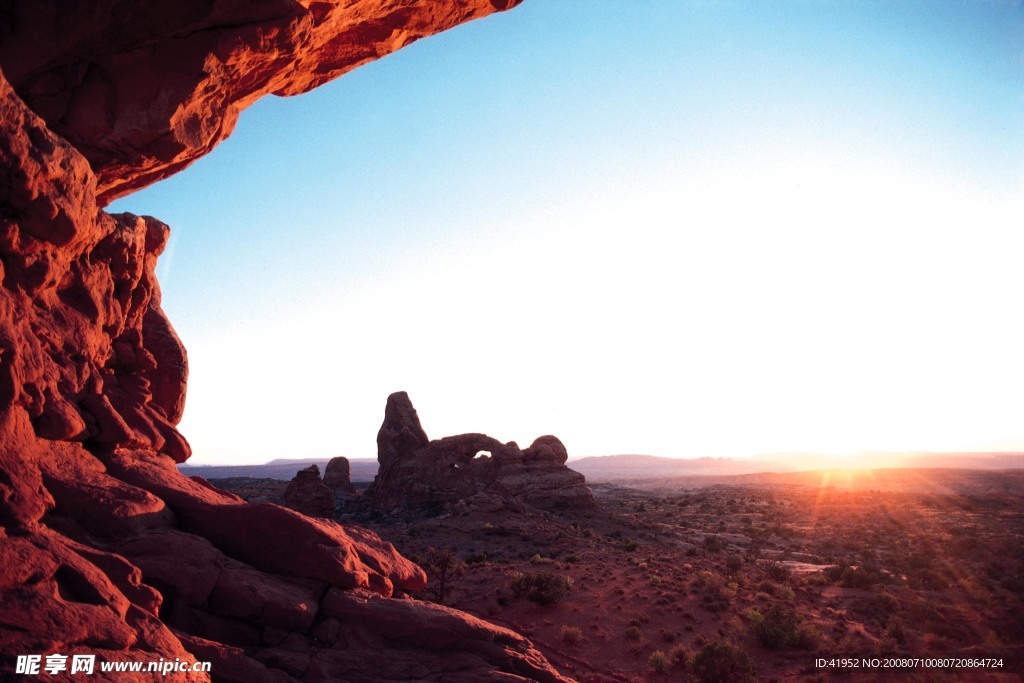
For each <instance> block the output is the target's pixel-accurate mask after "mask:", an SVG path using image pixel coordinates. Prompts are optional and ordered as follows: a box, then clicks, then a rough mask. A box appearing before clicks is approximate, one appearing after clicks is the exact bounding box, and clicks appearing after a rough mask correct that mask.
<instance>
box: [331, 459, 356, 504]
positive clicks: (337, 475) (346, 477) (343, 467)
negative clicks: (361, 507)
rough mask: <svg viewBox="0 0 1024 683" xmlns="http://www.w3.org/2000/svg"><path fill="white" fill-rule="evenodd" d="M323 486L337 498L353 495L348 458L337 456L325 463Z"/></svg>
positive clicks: (353, 489) (354, 488)
mask: <svg viewBox="0 0 1024 683" xmlns="http://www.w3.org/2000/svg"><path fill="white" fill-rule="evenodd" d="M324 486H326V487H327V488H329V489H330V490H331V491H332V492H333V493H334V494H335V495H337V496H346V495H353V494H355V492H356V487H355V485H353V484H352V467H351V466H350V465H349V462H348V458H346V457H343V456H340V455H339V456H338V457H336V458H331V459H330V460H329V461H328V462H327V466H326V467H325V468H324Z"/></svg>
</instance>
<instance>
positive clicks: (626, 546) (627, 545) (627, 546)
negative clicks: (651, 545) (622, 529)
mask: <svg viewBox="0 0 1024 683" xmlns="http://www.w3.org/2000/svg"><path fill="white" fill-rule="evenodd" d="M619 547H620V548H621V549H622V550H625V551H626V552H627V553H633V552H636V551H637V549H638V548H639V547H640V544H639V543H638V542H637V541H635V540H634V539H632V538H628V539H626V540H625V541H623V542H622V544H621V545H619Z"/></svg>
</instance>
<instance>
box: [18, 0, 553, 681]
mask: <svg viewBox="0 0 1024 683" xmlns="http://www.w3.org/2000/svg"><path fill="white" fill-rule="evenodd" d="M513 4H515V2H514V0H510V1H508V2H502V1H500V0H492V1H487V0H447V1H445V2H434V1H433V0H431V1H427V0H399V1H397V2H380V1H379V0H356V1H355V2H316V3H310V2H305V1H297V0H257V1H256V2H247V3H240V2H234V0H213V1H212V2H208V1H206V0H202V1H201V0H183V1H182V2H174V3H149V4H145V3H143V4H140V3H135V2H125V1H124V0H100V1H99V2H95V3H89V4H88V5H87V6H86V5H80V4H74V3H70V4H69V3H59V2H54V1H52V0H11V1H10V2H6V3H3V9H2V11H0V111H2V116H0V176H2V178H3V182H0V281H2V288H0V651H2V652H3V653H5V657H6V656H8V655H10V653H42V654H46V653H88V654H96V655H98V656H99V657H100V658H101V659H114V660H119V661H138V662H145V661H155V660H159V659H160V658H163V659H165V660H170V661H174V660H180V661H185V662H191V661H193V660H194V659H199V660H209V661H211V662H213V665H214V667H215V669H214V675H215V677H216V678H217V680H226V681H246V682H249V681H280V682H281V683H284V682H286V681H292V680H327V678H329V677H330V676H331V675H333V674H336V673H340V672H345V671H347V672H349V673H351V676H350V677H349V678H348V680H358V679H359V678H360V676H362V678H363V679H364V680H367V679H369V678H370V675H369V674H365V672H367V671H373V670H374V669H375V668H376V669H382V668H385V667H386V668H387V669H388V670H389V671H390V672H392V673H393V674H394V675H395V676H397V677H399V678H410V679H413V678H415V679H427V680H431V679H433V680H441V679H442V678H444V679H446V680H447V678H446V677H447V675H448V672H449V670H451V669H452V666H455V667H456V669H457V670H458V672H459V674H460V676H462V677H463V679H466V680H468V679H467V678H466V677H469V678H472V679H474V680H512V679H513V678H514V679H515V680H522V678H524V677H525V678H531V677H534V678H535V679H536V680H563V679H561V678H560V677H559V676H558V674H557V673H555V671H554V670H553V669H552V668H551V667H550V665H549V664H548V663H547V662H546V661H544V660H543V658H542V657H540V656H539V655H538V654H537V653H536V651H535V650H533V649H532V646H530V644H529V643H528V642H527V641H525V640H524V639H522V638H520V637H517V636H501V637H500V638H498V637H497V636H495V637H493V638H492V636H490V635H487V634H488V633H491V632H490V631H488V630H487V629H488V628H490V627H485V626H472V627H471V626H470V625H471V624H476V623H477V622H476V620H474V619H472V618H471V617H469V616H467V615H464V614H461V613H457V612H451V613H446V616H445V620H444V621H438V619H437V618H436V617H433V616H430V615H432V614H434V610H433V608H431V607H429V606H425V605H423V604H422V603H419V602H416V601H413V600H409V599H405V598H402V597H389V596H392V595H394V594H395V593H396V592H398V593H401V592H402V591H409V590H417V589H419V588H422V587H423V585H424V584H425V576H424V574H423V572H422V570H421V569H420V568H419V567H417V566H416V565H414V564H412V563H411V562H409V561H408V560H406V559H405V558H403V557H402V556H401V555H400V554H398V552H397V551H396V550H395V549H394V547H393V546H391V544H389V543H386V542H384V541H382V540H381V539H380V538H378V537H377V536H376V535H375V534H373V533H371V532H369V531H366V530H362V529H358V528H345V527H342V526H341V525H339V524H336V523H334V522H331V521H327V520H320V521H316V520H313V519H310V518H309V517H306V516H304V515H302V514H299V513H297V512H294V511H292V510H288V509H285V508H282V507H278V506H275V505H270V504H262V505H252V506H250V505H247V504H245V503H244V501H242V500H241V499H240V498H238V497H237V496H234V495H232V494H229V493H226V492H223V491H220V490H218V489H216V487H214V486H212V485H210V484H209V482H205V481H203V480H201V479H189V478H187V477H185V476H183V475H181V474H180V473H179V472H178V471H177V469H176V468H175V466H174V464H175V462H183V461H184V460H186V459H187V458H188V456H189V446H188V444H187V442H186V441H185V439H184V438H183V437H182V436H181V434H179V433H178V431H177V429H176V425H177V423H178V421H179V420H180V419H181V416H182V412H183V409H184V402H185V385H186V381H187V375H188V364H187V359H186V354H185V349H184V347H183V346H182V344H181V342H180V340H179V339H178V337H177V335H176V334H175V332H174V329H173V327H172V325H171V323H170V322H169V321H168V320H167V318H166V316H165V315H164V313H163V311H162V310H161V308H160V303H161V302H160V290H159V286H158V285H157V282H156V278H155V276H154V272H155V266H156V262H157V258H158V257H159V256H160V253H161V252H162V251H163V249H164V246H165V245H166V243H167V239H168V234H169V228H168V227H167V226H166V225H164V224H163V223H162V222H160V221H159V220H156V219H154V218H150V217H140V216H134V215H131V214H119V215H114V214H108V213H106V212H104V211H103V210H102V207H103V206H104V205H105V204H106V203H108V202H109V201H110V200H111V199H113V198H115V197H118V196H121V195H123V194H125V193H127V192H130V191H132V190H134V189H138V188H140V187H144V186H145V185H147V184H149V183H152V182H154V181H155V180H158V179H160V178H163V177H166V176H167V175H170V174H171V173H174V172H175V171H177V170H179V169H181V168H183V167H184V166H186V165H187V164H189V163H190V162H191V161H193V160H194V159H196V158H197V157H199V156H201V155H202V154H205V153H206V152H208V151H210V150H211V149H212V148H213V147H214V146H215V145H216V144H217V143H218V142H219V141H220V140H222V139H224V137H226V136H227V135H228V134H229V133H230V132H231V129H232V127H233V126H234V123H235V120H236V118H237V116H238V113H239V111H240V110H241V109H243V108H244V107H246V106H248V105H249V104H251V103H252V102H254V101H255V100H256V99H257V98H259V97H260V96H262V95H265V94H270V93H273V94H279V95H293V94H298V93H300V92H304V91H306V90H308V89H310V88H312V87H315V86H316V85H319V84H321V83H323V82H325V81H327V80H330V79H332V78H335V77H337V76H338V75H340V74H342V73H344V72H346V71H348V70H349V69H352V68H354V67H356V66H358V65H359V64H362V63H364V62H366V61H369V60H372V59H376V58H377V57H380V56H383V55H384V54H387V53H388V52H391V51H393V50H395V49H398V48H400V47H402V46H404V45H407V44H408V43H410V42H412V41H413V40H416V39H417V38H420V37H422V36H425V35H429V34H432V33H436V32H437V31H440V30H444V29H445V28H448V27H450V26H454V25H456V24H458V23H460V22H463V21H467V20H469V19H472V18H475V17H480V16H483V15H485V14H488V13H491V12H493V11H495V10H497V9H505V8H506V7H507V6H510V5H513ZM338 467H340V465H339V466H338ZM344 479H345V477H344V476H343V473H342V472H341V470H340V469H338V470H337V471H333V470H332V482H334V483H333V484H332V486H336V488H337V489H339V491H344V492H346V493H348V492H349V488H350V486H351V483H350V482H348V483H346V482H345V481H344ZM328 490H329V489H328ZM351 590H358V591H360V595H361V596H363V597H361V598H359V600H360V601H362V602H363V603H365V604H363V606H362V607H360V608H359V609H360V612H359V613H360V615H361V617H360V618H361V619H363V622H364V623H363V624H361V625H360V627H359V628H360V632H361V634H362V635H363V640H361V641H349V640H346V639H344V638H342V637H341V636H342V634H343V631H344V629H345V628H346V627H345V626H344V625H342V624H341V623H340V622H339V619H338V618H337V617H336V616H332V615H331V614H327V613H325V610H324V604H326V601H327V598H326V597H325V596H327V595H331V596H333V597H332V598H331V603H330V604H332V605H340V604H345V602H344V601H343V600H341V601H339V598H337V595H339V594H344V593H346V592H347V591H351ZM332 591H333V592H332ZM371 595H372V596H376V597H374V598H373V599H372V600H370V599H368V598H367V597H366V596H371ZM338 609H339V608H334V611H335V612H337V611H338ZM346 609H349V610H350V611H351V609H355V608H354V607H349V608H346ZM396 610H397V611H396ZM394 614H401V615H405V616H403V619H408V621H409V624H415V625H416V627H417V628H418V629H419V630H418V631H417V632H416V633H415V634H414V635H415V637H406V631H405V630H403V629H398V628H396V627H395V623H394V621H393V616H389V615H394ZM459 624H465V626H461V627H460V626H458V625H459ZM453 625H454V626H453ZM435 627H436V628H439V629H441V630H443V631H444V632H445V633H449V634H450V633H456V634H461V635H459V636H458V637H456V638H454V639H452V637H451V636H450V635H446V636H444V642H445V649H444V651H443V652H438V651H437V649H436V648H435V647H434V646H433V644H432V643H433V642H434V641H433V640H432V639H431V637H430V633H429V630H430V629H432V628H435ZM460 629H461V630H460ZM332 633H333V634H334V635H333V636H332V637H331V640H332V644H331V646H327V647H325V646H324V644H323V643H319V644H318V645H317V647H316V650H315V652H314V648H313V646H312V644H313V639H314V638H319V637H320V636H324V635H325V634H326V635H330V634H332ZM314 634H318V635H314ZM481 634H482V635H481ZM439 637H440V636H439ZM488 639H490V641H493V642H491V644H490V645H481V643H486V642H489V641H488ZM496 640H501V642H500V643H498V642H496ZM383 641H388V642H391V643H393V644H395V645H396V646H398V647H401V649H402V656H401V657H393V656H392V655H391V654H389V653H388V652H386V651H382V650H380V649H379V648H378V647H376V645H375V643H378V642H383ZM334 644H337V646H338V648H339V649H333V650H332V647H333V645H334ZM332 652H333V653H334V654H333V655H332V654H331V653H332ZM3 661H4V664H5V665H6V663H7V659H4V660H3ZM346 662H349V663H348V664H346ZM443 662H448V663H447V664H443ZM359 672H363V674H360V673H359ZM364 674H365V675H364ZM4 675H7V674H6V673H5V674H4ZM393 677H394V676H393ZM344 678H345V677H344V676H343V677H342V678H341V679H338V678H335V679H333V680H342V679H344ZM119 680H129V679H128V678H122V679H119ZM140 680H141V679H140ZM146 680H148V679H146ZM162 680H165V681H169V682H170V681H207V680H209V676H208V675H207V674H205V673H181V672H174V673H171V674H169V675H167V676H165V677H163V678H162Z"/></svg>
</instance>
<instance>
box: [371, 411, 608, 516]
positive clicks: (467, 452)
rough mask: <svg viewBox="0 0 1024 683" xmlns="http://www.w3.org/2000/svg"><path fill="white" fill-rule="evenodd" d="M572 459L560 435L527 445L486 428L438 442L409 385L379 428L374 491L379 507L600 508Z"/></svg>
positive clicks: (373, 499)
mask: <svg viewBox="0 0 1024 683" xmlns="http://www.w3.org/2000/svg"><path fill="white" fill-rule="evenodd" d="M567 458H568V454H567V453H566V450H565V446H563V445H562V442H561V441H559V440H558V439H557V438H555V437H553V436H542V437H540V438H538V439H537V440H535V441H534V442H533V444H532V445H531V446H530V447H529V448H527V449H525V450H520V448H519V446H518V445H516V443H515V442H514V441H513V442H509V443H506V444H503V443H501V442H500V441H498V440H497V439H492V438H491V437H489V436H487V435H485V434H461V435H459V436H448V437H445V438H443V439H438V440H435V441H430V440H429V439H427V435H426V433H425V432H424V431H423V427H422V426H421V425H420V420H419V416H418V415H417V414H416V409H415V408H413V405H412V402H411V401H410V400H409V396H408V394H406V393H405V392H404V391H402V392H398V393H394V394H391V395H390V396H388V401H387V406H386V407H385V409H384V423H383V424H382V425H381V428H380V431H379V432H378V433H377V459H378V460H379V462H380V472H379V473H378V474H377V477H376V479H374V482H373V484H372V485H371V486H370V488H369V489H368V490H367V492H366V496H367V498H368V499H369V501H370V505H371V506H372V508H373V509H374V510H376V511H379V512H392V511H396V510H417V511H431V510H432V511H441V510H450V511H457V512H458V511H471V510H474V509H478V510H485V511H493V510H499V509H513V510H515V509H522V508H523V506H529V507H534V508H541V509H544V510H590V509H593V508H594V505H595V504H594V495H593V493H592V492H591V491H590V488H589V487H588V486H587V484H586V480H585V479H584V477H583V475H582V474H579V473H578V472H574V471H572V470H571V469H569V468H568V467H566V466H565V462H566V459H567Z"/></svg>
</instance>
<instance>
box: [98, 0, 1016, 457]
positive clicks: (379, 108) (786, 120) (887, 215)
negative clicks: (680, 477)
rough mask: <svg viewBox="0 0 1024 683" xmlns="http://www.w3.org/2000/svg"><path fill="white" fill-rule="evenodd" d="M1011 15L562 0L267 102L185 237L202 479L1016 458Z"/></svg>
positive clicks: (176, 227)
mask: <svg viewBox="0 0 1024 683" xmlns="http://www.w3.org/2000/svg"><path fill="white" fill-rule="evenodd" d="M1022 195H1024V8H1022V6H1021V4H1020V3H1019V2H973V3H959V2H956V3H954V2H949V3H916V2H908V3H892V2H877V3H875V2H851V3H832V2H810V1H807V2H783V3H753V2H720V3H716V2H667V1H666V2H650V3H635V2H618V1H612V0H608V1H607V2H600V3H592V2H589V3H585V2H574V1H570V0H526V2H525V3H524V4H523V5H521V6H520V7H518V8H516V9H514V10H512V11H510V12H507V13H503V14H499V15H495V16H492V17H488V18H487V19H484V20H481V21H477V22H473V23H471V24H468V25H465V26H462V27H458V28H456V29H454V30H452V31H449V32H446V33H444V34H441V35H438V36H434V37H432V38H429V39H425V40H422V41H420V42H418V43H415V44H413V45H412V46H410V47H408V48H406V49H404V50H402V51H400V52H399V53H396V54H394V55H391V56H389V57H387V58H385V59H382V60H380V61H378V62H375V63H372V64H369V65H367V66H364V67H361V68H360V69H357V70H356V71H354V72H352V73H350V74H348V75H346V76H345V77H343V78H341V79H339V80H338V81H336V82H334V83H331V84H328V85H326V86H324V87H322V88H320V89H318V90H316V91H314V92H312V93H309V94H307V95H303V96H300V97H297V98H287V99H279V98H273V97H271V98H266V99H264V100H261V101H260V102H258V103H257V104H256V105H254V106H253V107H251V108H250V109H249V110H247V111H246V112H245V113H243V115H242V117H241V120H240V122H239V125H238V127H237V129H236V131H235V133H234V135H233V136H232V137H231V138H229V139H228V140H227V141H226V142H224V143H223V144H222V145H221V146H220V147H218V148H217V149H216V150H215V151H214V152H213V153H212V154H210V155H209V156H207V157H205V158H203V159H201V160H200V161H199V162H197V163H196V164H194V165H193V166H192V167H190V168H189V169H187V170H186V171H184V172H182V173H180V174H178V175H177V176H174V177H172V178H170V179H167V180H165V181H162V182H161V183H158V184H157V185H154V186H152V187H151V188H148V189H146V190H143V191H141V192H138V193H136V194H134V195H132V196H130V197H127V198H124V199H122V200H120V201H118V202H117V203H116V204H115V205H113V206H112V207H111V210H112V211H122V210H123V211H132V212H135V213H142V214H151V215H154V216H157V217H158V218H160V219H162V220H164V221H166V222H167V223H169V224H170V225H171V227H172V241H171V244H170V247H169V249H168V251H167V252H166V253H165V255H164V256H163V257H162V260H161V264H160V266H159V270H158V272H159V274H160V277H161V283H162V286H163V290H164V307H165V309H166V310H167V312H168V315H169V316H170V318H171V320H172V322H173V323H174V325H175V327H176V328H177V330H178V332H179V335H180V336H181V337H182V339H183V340H184V342H185V344H186V346H187V348H188V350H189V355H190V361H191V366H192V374H191V377H190V383H189V396H188V401H187V405H186V417H185V420H184V421H183V423H182V430H183V431H184V433H185V435H186V437H188V438H189V440H190V441H191V443H192V444H193V448H194V450H195V456H194V458H193V461H194V462H196V463H204V462H206V463H214V462H258V461H263V460H267V459H269V458H272V457H302V456H320V457H326V456H331V455H347V456H350V457H372V456H373V455H374V453H375V442H374V437H375V434H376V430H377V428H378V426H379V423H380V420H381V418H382V414H383V406H384V400H385V398H386V396H387V394H388V393H390V392H391V391H395V390H399V389H404V390H408V391H409V392H410V395H411V397H412V399H413V401H414V402H415V403H416V405H417V407H418V409H419V411H420V414H421V417H422V418H423V420H424V426H425V428H426V430H427V432H428V434H429V435H431V436H432V437H440V436H444V435H447V434H453V433H461V432H468V431H483V432H486V433H489V434H491V435H492V436H495V437H497V438H499V439H502V440H516V441H519V442H520V443H521V444H524V445H525V444H526V443H529V441H531V440H532V439H533V438H534V437H536V436H539V435H541V434H545V433H553V434H556V435H558V436H559V437H560V438H562V439H563V441H565V442H566V444H567V446H568V447H569V451H570V454H571V455H600V454H609V453H621V452H643V453H653V454H658V455H668V456H682V457H693V456H701V455H736V456H742V455H749V454H754V453H759V452H777V451H786V450H802V451H806V450H812V451H819V450H820V451H825V452H830V453H846V452H851V451H858V450H864V449H893V450H914V449H933V450H939V449H949V450H958V449H994V448H1024V419H1022V416H1024V396H1022V394H1021V392H1020V391H1019V387H1020V386H1022V385H1024V384H1022V382H1024V361H1022V360H1021V356H1024V354H1021V353H1020V352H1019V349H1020V348H1024V344H1022V343H1024V324H1022V323H1021V322H1020V321H1019V318H1021V317H1022V316H1020V310H1019V309H1020V306H1019V301H1020V293H1021V292H1022V291H1024V275H1022V274H1021V269H1020V268H1019V262H1020V255H1021V254H1022V250H1021V247H1022V246H1024V238H1022V237H1020V236H1019V233H1020V230H1019V228H1018V226H1019V225H1020V224H1021V222H1022V221H1021V219H1022V218H1024V201H1022Z"/></svg>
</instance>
